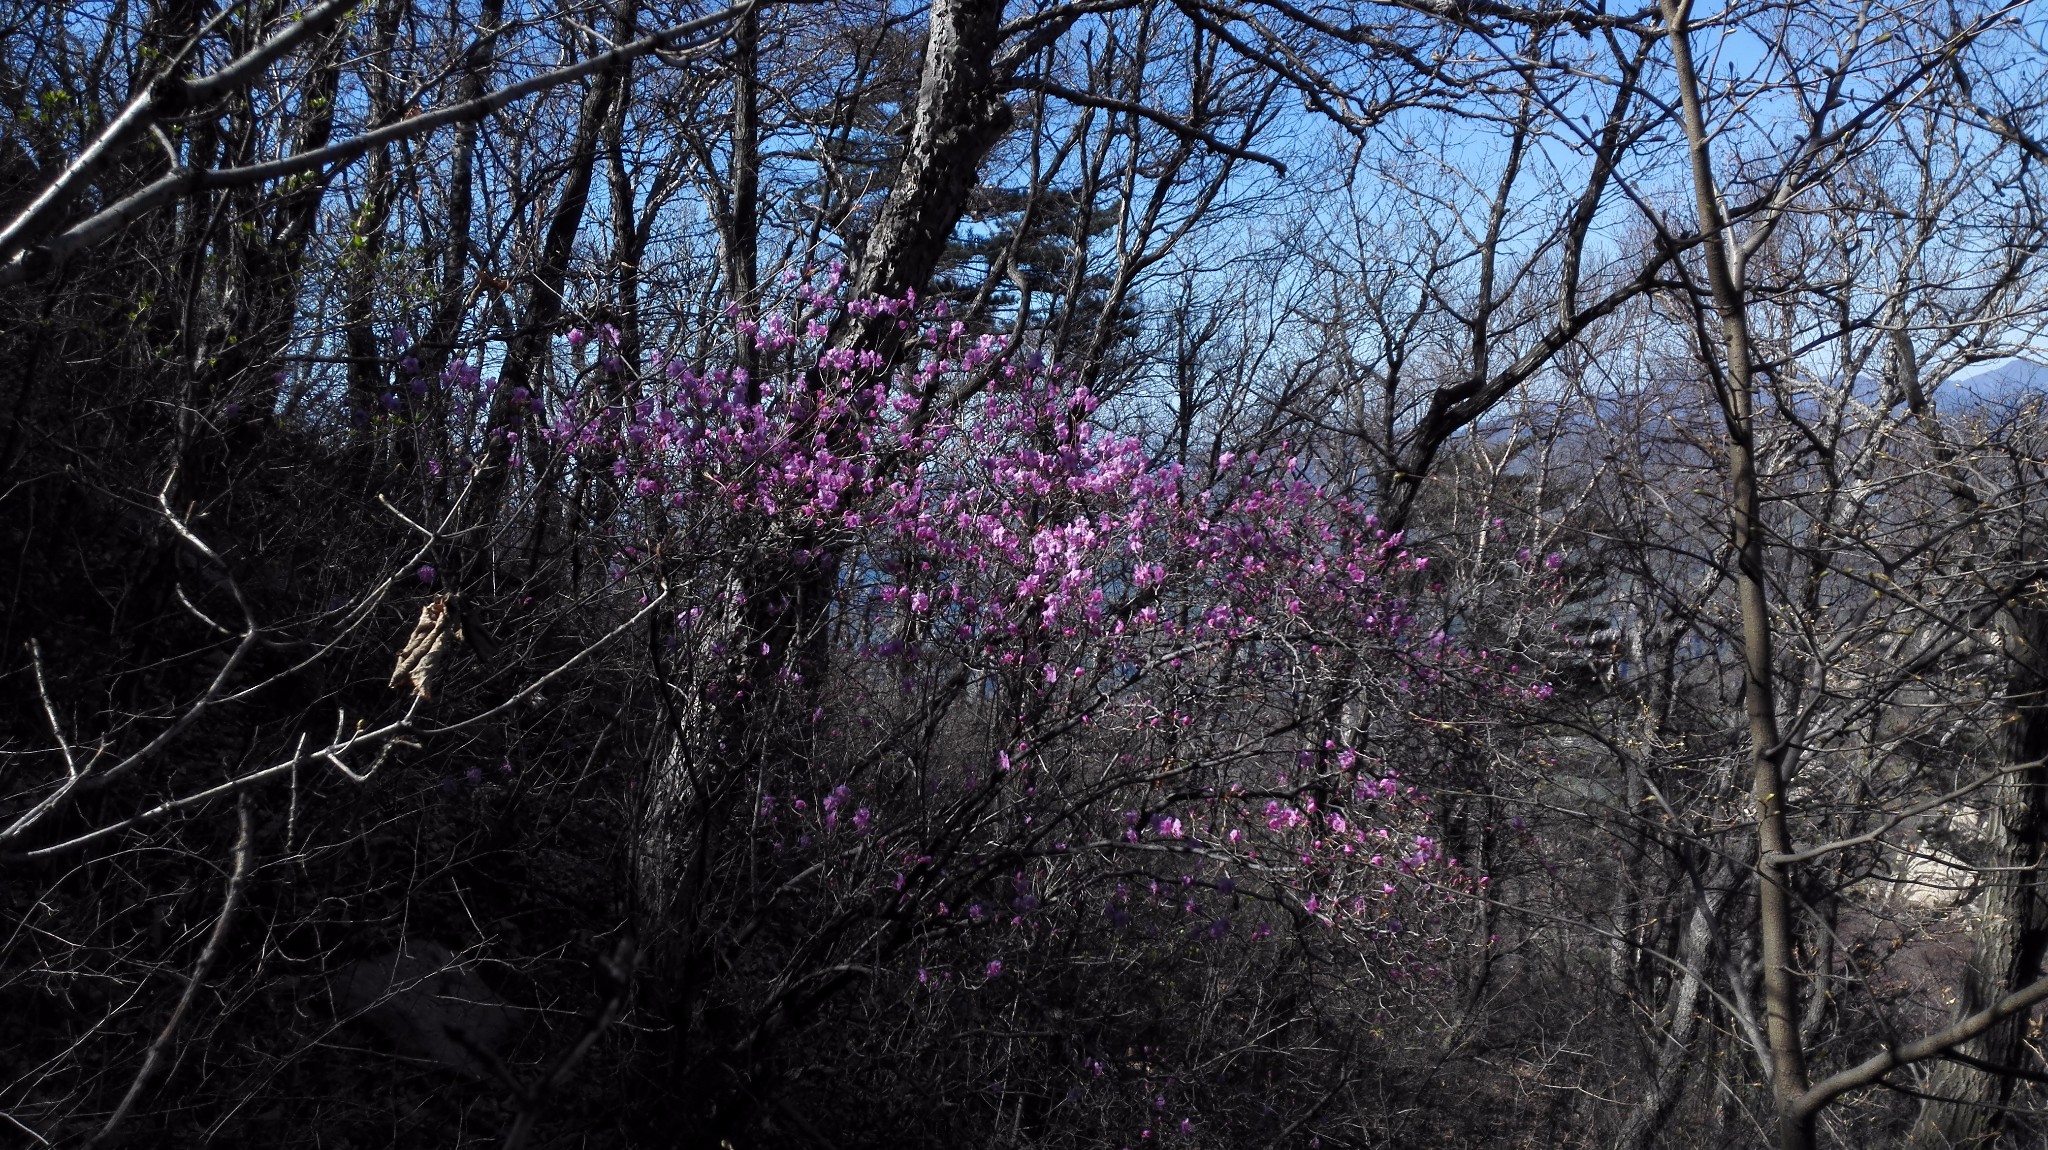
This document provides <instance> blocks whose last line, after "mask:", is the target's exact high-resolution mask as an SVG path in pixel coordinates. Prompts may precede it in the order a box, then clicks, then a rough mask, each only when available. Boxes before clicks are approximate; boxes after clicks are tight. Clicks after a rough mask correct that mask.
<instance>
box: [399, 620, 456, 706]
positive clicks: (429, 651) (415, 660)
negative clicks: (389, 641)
mask: <svg viewBox="0 0 2048 1150" xmlns="http://www.w3.org/2000/svg"><path fill="white" fill-rule="evenodd" d="M449 631H450V627H449V611H448V596H446V595H436V596H434V597H433V598H432V599H429V600H428V601H427V605H426V606H424V607H422V608H420V619H419V622H417V623H415V624H413V628H412V636H411V637H410V638H408V639H407V640H406V641H405V647H404V649H403V650H401V651H399V652H398V666H396V667H394V668H393V669H392V671H391V683H390V685H391V686H393V687H396V686H398V685H399V684H401V683H410V684H411V686H412V690H413V694H415V695H418V696H419V697H420V698H422V699H432V698H433V697H434V674H435V672H437V671H439V670H440V669H441V660H442V658H443V657H444V656H446V655H447V653H448V638H449Z"/></svg>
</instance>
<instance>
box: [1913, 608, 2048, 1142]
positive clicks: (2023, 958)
mask: <svg viewBox="0 0 2048 1150" xmlns="http://www.w3.org/2000/svg"><path fill="white" fill-rule="evenodd" d="M1999 624H2000V626H1999V630H2000V634H2001V637H2002V638H2003V640H2004V645H2005V652H2006V656H2007V658H2008V659H2009V660H2010V661H2011V662H2010V668H2009V670H2008V672H2007V680H2006V699H2007V702H2008V705H2009V706H2010V708H2011V712H2010V714H2009V716H2008V717H2007V719H2006V722H2005V724H2004V725H2003V726H2002V727H2001V728H2000V736H2001V741H2002V742H2003V744H2004V746H2003V747H2002V751H2003V756H2004V758H2005V761H2006V762H2007V763H2008V764H2010V765H2015V766H2016V765H2018V764H2021V763H2033V762H2038V761H2039V760H2041V759H2042V758H2043V756H2048V610H2044V609H2043V607H2042V606H2040V605H2038V604H2034V603H2023V604H2017V605H2015V606H2014V607H2012V608H2011V609H2010V610H2008V611H2006V612H2004V614H2003V615H2002V617H2001V618H2000V620H1999ZM2044 783H2048V779H2044V778H2043V772H2042V768H2040V767H2033V768H2031V769H2028V770H2026V771H2023V772H2020V773H2017V774H2014V775H2011V776H2008V778H2007V779H2006V780H2005V781H2002V782H2000V783H1999V784H1998V785H1997V786H1996V787H1994V788H1992V789H1991V797H1992V805H1991V809H1990V810H1989V811H1988V812H1986V814H1987V816H1988V817H1986V818H1985V820H1984V851H1983V857H1982V859H1981V866H1982V874H1983V878H1982V882H1983V885H1982V887H1980V888H1979V891H1978V896H1977V897H1978V905H1977V908H1976V909H1977V920H1976V924H1975V929H1974V930H1973V931H1972V932H1971V933H1972V940H1971V941H1972V954H1971V957H1970V963H1969V965H1968V967H1967V968H1965V971H1964V975H1963V984H1962V985H1961V986H1960V987H1958V988H1957V995H1956V997H1957V1001H1956V1017H1957V1018H1963V1017H1966V1016H1968V1015H1971V1014H1975V1013H1976V1012H1977V1011H1980V1010H1983V1009H1984V1008H1985V1007H1988V1006H1990V1005H1991V1004H1992V1003H1994V1002H1996V1001H1997V1000H1998V999H1999V998H2000V997H2002V996H2003V995H2005V994H2007V993H2009V992H2010V991H2011V990H2012V989H2013V988H2015V987H2019V986H2024V985H2025V984H2027V983H2028V982H2031V981H2033V980H2034V979H2035V978H2036V977H2038V976H2039V974H2040V971H2041V958H2042V954H2043V951H2044V950H2048V898H2044V897H2043V893H2042V887H2041V880H2042V872H2041V868H2042V862H2043V849H2042V848H2043V829H2044V828H2043V825H2042V824H2043V819H2042V799H2043V797H2044V795H2043V787H2044ZM2026 1021H2027V1020H2026V1016H2025V1015H2017V1016H2014V1017H2012V1018H2009V1019H2006V1020H2005V1021H2004V1022H2001V1023H1999V1024H1998V1025H1997V1026H1994V1027H1992V1028H1991V1030H1990V1032H1989V1033H1986V1034H1984V1035H1983V1036H1981V1037H1979V1038H1977V1039H1976V1040H1974V1041H1972V1042H1969V1043H1966V1044H1965V1045H1963V1046H1962V1047H1960V1048H1959V1052H1960V1053H1961V1054H1963V1055H1964V1056H1966V1057H1968V1058H1971V1059H1973V1060H1975V1061H1977V1062H1980V1063H1985V1064H1988V1065H1991V1066H2019V1065H2020V1064H2021V1061H2022V1059H2023V1058H2025V1056H2026V1050H2025V1047H2024V1045H2023V1044H2022V1041H2021V1040H2022V1038H2023V1037H2024V1033H2023V1032H2024V1030H2025V1026H2026ZM2012 1087H2013V1078H2012V1077H2011V1076H2010V1075H2005V1074H1997V1073H1994V1072H1992V1071H1990V1070H1986V1069H1984V1068H1982V1067H1980V1066H1972V1065H1969V1064H1968V1063H1964V1062H1956V1061H1945V1062H1942V1063H1940V1064H1938V1065H1937V1066H1936V1068H1935V1070H1934V1072H1933V1074H1932V1075H1931V1076H1930V1077H1929V1080H1928V1087H1927V1093H1929V1094H1932V1095H1935V1096H1937V1097H1938V1098H1941V1099H1948V1100H1952V1101H1928V1102H1926V1103H1924V1104H1923V1105H1922V1106H1921V1110H1920V1116H1919V1119H1918V1121H1916V1122H1915V1123H1914V1125H1913V1132H1912V1135H1911V1138H1910V1141H1909V1145H1911V1146H1913V1147H1915V1150H1935V1148H1936V1147H1957V1146H1988V1145H1990V1144H1991V1143H1992V1142H1994V1141H1996V1140H1997V1139H1998V1136H1999V1134H2000V1133H2001V1132H2003V1130H2004V1126H2005V1114H2006V1112H2005V1111H2004V1110H2002V1109H1999V1107H2002V1106H2003V1105H2004V1104H2005V1103H2006V1102H2007V1101H2008V1100H2009V1099H2010V1098H2011V1096H2012Z"/></svg>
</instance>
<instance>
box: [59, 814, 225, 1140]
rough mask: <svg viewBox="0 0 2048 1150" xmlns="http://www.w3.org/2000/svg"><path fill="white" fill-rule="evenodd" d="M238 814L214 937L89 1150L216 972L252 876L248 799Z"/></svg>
mask: <svg viewBox="0 0 2048 1150" xmlns="http://www.w3.org/2000/svg"><path fill="white" fill-rule="evenodd" d="M235 815H236V819H237V821H238V822H239V823H240V827H239V829H238V830H237V831H236V833H235V867H234V870H233V872H232V873H230V874H229V875H228V890H227V897H226V898H225V899H223V900H222V901H221V907H220V917H219V918H217V919H215V920H214V921H213V934H212V935H210V936H209V937H208V938H207V940H206V949H205V950H202V951H200V952H199V961H198V962H197V963H196V964H194V965H193V967H192V974H191V977H189V978H187V979H186V980H185V992H184V993H183V994H180V995H179V996H178V1005H177V1007H176V1008H175V1009H173V1010H172V1011H171V1017H170V1021H168V1022H166V1023H164V1028H163V1029H162V1030H160V1031H158V1032H157V1035H156V1041H154V1042H152V1043H150V1044H149V1053H148V1054H146V1055H144V1056H143V1059H142V1069H140V1070H138V1071H136V1072H135V1081H133V1082H130V1083H129V1084H128V1093H127V1094H126V1095H124V1096H123V1097H122V1099H121V1104H120V1105H119V1106H116V1107H115V1108H114V1112H113V1113H112V1114H110V1115H108V1116H107V1124H106V1125H105V1126H102V1127H100V1131H99V1133H97V1134H95V1135H93V1136H92V1139H91V1141H89V1142H87V1143H86V1144H85V1145H86V1150H92V1148H93V1147H95V1146H98V1145H99V1144H100V1143H101V1142H103V1141H105V1140H106V1139H107V1137H108V1136H109V1135H111V1134H113V1132H114V1128H115V1127H117V1126H119V1125H120V1124H121V1122H122V1120H123V1119H125V1118H127V1117H128V1112H129V1111H130V1110H132V1109H134V1107H135V1101H136V1099H138V1098H140V1097H142V1092H143V1090H144V1089H145V1088H146V1087H148V1085H149V1080H150V1078H151V1077H152V1076H154V1075H155V1073H156V1068H157V1064H158V1063H160V1062H162V1061H163V1057H164V1051H166V1050H168V1049H170V1045H171V1041H172V1040H173V1039H174V1038H176V1037H177V1034H178V1026H179V1024H180V1023H182V1022H184V1021H185V1015H186V1014H187V1013H188V1012H190V1011H191V1009H192V1000H193V999H194V998H197V997H198V996H199V988H200V987H201V986H202V985H204V984H205V982H206V976H207V974H208V972H210V971H211V970H212V969H213V963H214V960H215V959H217V958H219V957H220V950H221V943H222V942H223V941H224V940H225V939H226V938H227V935H228V922H229V920H230V919H232V918H233V917H234V914H235V908H236V907H237V906H239V905H240V904H241V901H242V886H243V884H244V882H245V881H246V880H247V879H248V877H249V839H250V831H249V827H250V823H251V820H250V818H249V799H248V796H247V795H243V796H241V797H240V799H239V801H237V802H236V804H235Z"/></svg>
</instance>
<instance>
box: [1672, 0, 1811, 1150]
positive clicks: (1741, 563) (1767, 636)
mask: <svg viewBox="0 0 2048 1150" xmlns="http://www.w3.org/2000/svg"><path fill="white" fill-rule="evenodd" d="M1660 8H1661V11H1662V13H1663V16H1664V23H1665V32H1666V35H1667V38H1668V40H1669V42H1670V46H1671V56H1672V67H1673V70H1674V72H1675V73H1676V78H1677V80H1678V92H1679V102H1680V104H1681V107H1682V117H1681V118H1682V120H1683V122H1684V126H1685V135H1686V141H1687V143H1688V145H1689V150H1690V152H1691V158H1692V183H1693V192H1694V200H1695V205H1696V209H1697V211H1698V213H1699V221H1700V230H1701V232H1702V233H1704V234H1705V236H1706V237H1707V239H1706V242H1705V243H1703V244H1702V245H1701V255H1702V258H1703V262H1704V263H1705V264H1706V269H1707V280H1708V286H1709V290H1710V293H1711V296H1712V300H1713V307H1714V311H1715V313H1716V316H1717V318H1718V319H1719V321H1720V323H1719V326H1720V332H1719V336H1720V342H1721V347H1720V348H1718V349H1714V350H1716V351H1718V352H1719V353H1720V355H1721V357H1722V360H1723V362H1722V363H1721V365H1720V371H1719V372H1716V373H1714V374H1716V375H1717V383H1718V385H1719V391H1720V398H1721V405H1722V414H1723V416H1724V417H1725V419H1726V421H1727V429H1728V430H1727V434H1728V441H1727V452H1728V472H1729V487H1730V490H1729V520H1730V527H1731V532H1732V535H1733V540H1732V542H1733V544H1734V552H1735V563H1736V572H1735V582H1736V595H1737V600H1738V603H1739V605H1740V610H1741V616H1742V665H1743V691H1742V706H1743V711H1744V713H1745V715H1746V716H1747V718H1748V720H1749V774H1750V784H1749V790H1750V802H1751V803H1752V805H1753V806H1754V809H1755V812H1756V820H1757V912H1758V935H1759V938H1758V942H1759V943H1760V945H1761V949H1762V955H1761V958H1762V960H1763V997H1764V1034H1765V1040H1766V1042H1767V1044H1768V1046H1769V1048H1770V1058H1771V1067H1770V1070H1771V1097H1772V1101H1773V1102H1774V1104H1775V1106H1776V1109H1777V1118H1778V1145H1779V1147H1780V1148H1781V1150H1811V1147H1812V1146H1813V1126H1812V1115H1811V1114H1810V1113H1808V1112H1807V1111H1806V1110H1804V1109H1803V1108H1801V1107H1800V1105H1799V1101H1800V1098H1801V1096H1802V1095H1803V1094H1805V1092H1806V1086H1807V1080H1806V1052H1805V1049H1804V1045H1803V1042H1802V1039H1801V1036H1800V1032H1799V983H1798V979H1797V976H1796V974H1795V973H1794V971H1793V968H1792V964H1793V932H1794V927H1795V924H1794V921H1793V916H1792V895H1791V890H1790V889H1789V886H1788V875H1787V868H1786V865H1785V863H1784V862H1783V861H1782V859H1783V857H1784V856H1785V855H1788V854H1790V853H1791V837H1790V832H1789V830H1788V828H1787V826H1786V819H1785V775H1784V766H1785V755H1786V753H1787V751H1788V750H1789V747H1788V745H1787V743H1786V741H1785V739H1784V738H1783V737H1782V736H1781V734H1780V733H1779V729H1778V701H1777V684H1776V670H1775V668H1774V666H1773V658H1772V652H1771V615H1770V604H1769V602H1768V600H1767V598H1766V595H1767V590H1766V588H1765V586H1764V558H1765V556H1764V523H1763V494H1762V489H1761V487H1760V486H1759V482H1758V475H1757V460H1756V378H1755V369H1754V364H1755V360H1754V358H1753V355H1752V350H1751V342H1750V332H1749V313H1748V308H1747V305H1746V302H1745V300H1744V298H1743V288H1742V274H1743V273H1742V268H1741V266H1740V264H1739V263H1738V262H1737V258H1738V257H1737V244H1736V239H1735V236H1734V234H1733V232H1732V230H1731V229H1730V227H1729V223H1728V218H1727V215H1726V214H1725V213H1724V212H1723V211H1722V207H1721V195H1720V187H1719V185H1718V183H1717V182H1716V180H1715V177H1714V165H1713V156H1712V152H1711V150H1710V148H1709V138H1708V134H1707V125H1706V116H1705V113H1704V112H1703V110H1702V108H1701V99H1700V86H1699V74H1698V72H1697V71H1696V70H1695V69H1694V66H1693V59H1692V44H1691V36H1690V20H1691V4H1690V2H1689V0H1663V2H1662V4H1661V6H1660ZM1706 330H1707V329H1706V325H1705V324H1704V323H1702V325H1701V334H1702V336H1703V337H1704V336H1705V334H1706ZM1702 350H1703V351H1706V350H1707V349H1705V348H1703V349H1702ZM1710 355H1711V353H1710ZM1709 367H1710V370H1711V368H1712V365H1711V363H1710V364H1709Z"/></svg>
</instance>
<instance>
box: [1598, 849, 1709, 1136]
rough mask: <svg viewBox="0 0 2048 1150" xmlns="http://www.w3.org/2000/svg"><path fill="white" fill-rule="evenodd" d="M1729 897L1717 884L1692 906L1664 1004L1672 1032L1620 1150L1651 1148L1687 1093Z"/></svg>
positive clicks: (1633, 1112)
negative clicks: (1717, 933)
mask: <svg viewBox="0 0 2048 1150" xmlns="http://www.w3.org/2000/svg"><path fill="white" fill-rule="evenodd" d="M1727 899H1728V894H1727V891H1726V889H1725V888H1723V887H1722V886H1721V884H1720V883H1719V882H1718V881H1716V882H1715V883H1714V884H1713V885H1710V886H1709V887H1708V888H1707V889H1706V890H1704V891H1701V892H1700V894H1699V901H1698V902H1696V903H1694V904H1693V911H1692V915H1691V917H1690V918H1688V919H1687V921H1686V928H1685V937H1684V938H1683V939H1682V940H1681V941H1680V943H1679V950H1678V964H1679V966H1680V968H1681V973H1680V974H1679V975H1678V976H1677V977H1675V978H1673V979H1672V980H1671V992H1670V995H1669V997H1668V998H1667V1000H1666V1002H1665V1007H1664V1017H1665V1019H1666V1022H1665V1025H1666V1027H1667V1028H1668V1029H1667V1030H1666V1032H1665V1038H1664V1041H1663V1042H1662V1043H1661V1044H1659V1046H1658V1048H1657V1053H1656V1061H1655V1063H1654V1065H1653V1066H1652V1068H1651V1071H1650V1081H1649V1084H1648V1085H1647V1086H1646V1087H1645V1088H1644V1090H1643V1094H1642V1098H1641V1100H1640V1101H1638V1102H1637V1103H1636V1106H1635V1108H1634V1109H1633V1110H1631V1111H1629V1115H1628V1119H1627V1120H1626V1122H1624V1123H1623V1125H1622V1128H1621V1133H1620V1134H1619V1135H1617V1136H1616V1138H1615V1140H1614V1145H1615V1146H1616V1147H1617V1148H1618V1150H1648V1148H1649V1147H1650V1146H1651V1145H1652V1144H1653V1143H1654V1142H1655V1141H1656V1138H1657V1135H1658V1134H1660V1133H1662V1132H1663V1130H1664V1125H1665V1122H1666V1121H1668V1120H1669V1119H1670V1117H1671V1108H1672V1107H1674V1106H1676V1105H1677V1104H1678V1099H1679V1097H1680V1095H1682V1094H1684V1092H1685V1081H1686V1074H1687V1071H1688V1070H1689V1069H1690V1068H1691V1065H1692V1062H1693V1057H1694V1051H1693V1039H1694V1036H1695V1035H1696V1034H1697V1033H1698V1031H1699V1024H1700V997H1701V995H1702V994H1704V992H1705V990H1706V972H1707V971H1708V970H1710V969H1711V968H1712V964H1713V961H1714V955H1713V947H1714V923H1715V920H1716V919H1718V918H1719V917H1720V914H1721V910H1722V907H1723V906H1724V905H1726V903H1727Z"/></svg>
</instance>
